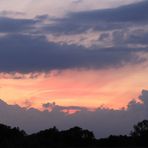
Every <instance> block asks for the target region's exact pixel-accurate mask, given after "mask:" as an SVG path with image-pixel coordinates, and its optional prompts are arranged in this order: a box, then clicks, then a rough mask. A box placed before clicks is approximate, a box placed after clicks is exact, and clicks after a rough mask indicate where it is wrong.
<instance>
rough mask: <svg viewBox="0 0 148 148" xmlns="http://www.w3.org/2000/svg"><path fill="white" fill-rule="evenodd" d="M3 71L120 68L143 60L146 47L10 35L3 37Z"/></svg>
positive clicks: (0, 67)
mask: <svg viewBox="0 0 148 148" xmlns="http://www.w3.org/2000/svg"><path fill="white" fill-rule="evenodd" d="M0 46H1V49H0V72H6V73H11V72H20V73H29V72H47V71H50V70H64V69H77V68H78V69H79V68H94V69H100V68H106V67H108V68H109V67H111V68H116V67H119V66H123V65H124V64H126V63H133V64H135V63H137V62H141V60H142V59H139V58H138V57H137V54H136V53H137V52H139V51H145V52H147V50H146V49H130V48H129V49H128V48H123V49H122V48H121V49H114V48H108V49H97V48H94V49H93V48H92V49H91V50H88V49H86V48H84V47H82V46H76V45H66V44H64V45H60V44H55V43H52V42H48V41H47V40H46V38H45V37H44V36H37V37H34V36H28V35H19V34H17V35H8V36H7V35H6V36H5V37H2V38H0Z"/></svg>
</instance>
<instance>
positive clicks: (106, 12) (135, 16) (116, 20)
mask: <svg viewBox="0 0 148 148" xmlns="http://www.w3.org/2000/svg"><path fill="white" fill-rule="evenodd" d="M147 13H148V1H142V2H139V3H133V4H129V5H126V6H121V7H117V8H110V9H109V8H108V9H103V10H98V9H97V10H92V11H90V10H89V11H82V12H75V13H70V14H68V15H67V16H66V17H65V18H63V19H58V20H57V22H56V23H55V24H53V25H51V26H50V27H49V26H46V27H45V30H46V31H52V32H57V33H59V32H60V33H64V34H75V33H80V32H85V31H87V30H89V29H93V30H99V31H102V30H104V31H105V30H114V29H121V28H123V27H124V28H125V27H129V26H133V25H135V23H137V24H136V25H140V24H145V23H147V21H148V17H147Z"/></svg>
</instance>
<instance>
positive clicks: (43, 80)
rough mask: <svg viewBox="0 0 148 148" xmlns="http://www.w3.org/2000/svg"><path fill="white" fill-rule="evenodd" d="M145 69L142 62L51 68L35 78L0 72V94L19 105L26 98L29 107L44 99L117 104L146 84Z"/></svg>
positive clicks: (87, 104)
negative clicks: (110, 66) (112, 66)
mask: <svg viewBox="0 0 148 148" xmlns="http://www.w3.org/2000/svg"><path fill="white" fill-rule="evenodd" d="M141 56H143V54H141ZM147 73H148V68H147V62H146V63H144V64H139V65H135V66H133V65H127V66H124V67H122V68H117V69H105V70H84V69H83V70H65V71H60V72H55V71H52V72H50V73H49V74H46V75H44V74H38V76H37V77H35V78H32V77H30V78H29V76H27V77H25V76H24V77H23V78H20V79H19V78H15V79H13V78H12V77H14V76H11V75H10V76H9V77H8V76H7V78H6V77H5V78H4V76H2V75H1V81H0V98H2V99H4V100H5V101H6V102H9V103H11V104H14V103H17V104H20V105H21V106H27V105H28V102H29V104H30V107H31V106H32V107H36V108H39V109H41V107H42V104H43V103H46V102H56V103H57V104H59V105H62V106H70V105H75V106H83V107H89V108H92V107H93V108H96V107H99V106H101V105H104V106H106V107H110V108H121V107H126V105H127V104H128V102H129V101H130V100H131V99H133V98H138V95H139V93H140V92H141V89H142V88H145V89H147V88H148V80H147V79H145V78H146V77H147Z"/></svg>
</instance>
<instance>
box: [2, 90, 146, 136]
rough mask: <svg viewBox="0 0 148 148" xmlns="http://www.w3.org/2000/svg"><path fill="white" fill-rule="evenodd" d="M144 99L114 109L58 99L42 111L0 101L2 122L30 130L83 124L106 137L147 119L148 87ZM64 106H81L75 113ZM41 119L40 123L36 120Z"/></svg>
mask: <svg viewBox="0 0 148 148" xmlns="http://www.w3.org/2000/svg"><path fill="white" fill-rule="evenodd" d="M139 99H140V101H141V103H138V102H136V101H135V100H132V101H131V102H129V104H128V107H127V109H120V110H113V109H107V108H98V109H96V110H94V111H90V110H87V109H81V107H79V106H77V107H76V106H75V107H61V106H58V105H56V104H55V103H48V104H46V105H44V107H49V106H54V108H53V110H52V111H51V112H48V111H47V110H45V111H39V110H37V109H34V108H30V109H26V108H21V107H20V106H18V105H8V104H7V103H5V102H4V101H2V100H1V101H0V117H1V123H4V124H8V125H11V126H19V127H20V128H22V129H24V130H26V131H27V132H28V133H32V132H36V131H39V130H41V129H45V128H49V127H52V126H54V125H55V126H57V127H58V128H59V129H67V128H70V127H73V126H81V127H83V128H87V129H89V130H93V131H94V133H95V135H96V136H97V137H99V138H100V137H106V136H109V135H110V134H129V132H130V130H131V129H132V127H133V125H134V124H136V123H137V122H139V121H142V120H143V119H148V91H147V90H143V91H142V94H141V95H140V97H139ZM63 108H66V109H67V108H68V109H71V108H76V109H80V110H79V111H78V112H76V113H74V114H71V115H70V114H67V113H64V112H62V110H63ZM36 123H38V124H36Z"/></svg>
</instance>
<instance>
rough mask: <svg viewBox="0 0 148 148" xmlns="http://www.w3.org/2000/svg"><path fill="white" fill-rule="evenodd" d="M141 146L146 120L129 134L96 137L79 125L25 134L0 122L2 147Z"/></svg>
mask: <svg viewBox="0 0 148 148" xmlns="http://www.w3.org/2000/svg"><path fill="white" fill-rule="evenodd" d="M135 146H136V147H138V146H139V147H141V146H145V147H146V146H148V120H144V121H142V122H139V123H138V124H137V125H135V126H134V128H133V131H131V133H130V136H127V135H124V136H123V135H119V136H113V135H111V136H109V137H108V138H104V139H96V138H95V136H94V134H93V132H91V131H89V130H84V129H82V128H80V127H73V128H70V129H69V130H63V131H59V130H58V129H57V128H56V127H53V128H49V129H46V130H43V131H40V132H38V133H35V134H31V135H27V134H26V133H25V131H23V130H20V129H19V128H18V127H17V128H16V127H15V128H11V127H10V126H6V125H3V124H0V147H2V148H34V147H35V148H58V147H60V148H76V147H135Z"/></svg>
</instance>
